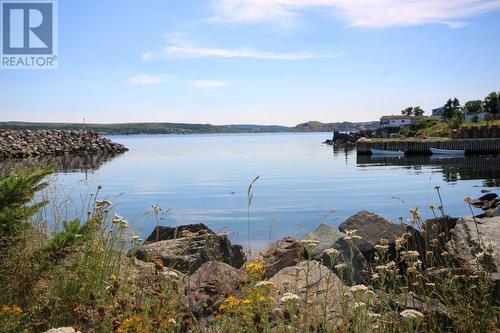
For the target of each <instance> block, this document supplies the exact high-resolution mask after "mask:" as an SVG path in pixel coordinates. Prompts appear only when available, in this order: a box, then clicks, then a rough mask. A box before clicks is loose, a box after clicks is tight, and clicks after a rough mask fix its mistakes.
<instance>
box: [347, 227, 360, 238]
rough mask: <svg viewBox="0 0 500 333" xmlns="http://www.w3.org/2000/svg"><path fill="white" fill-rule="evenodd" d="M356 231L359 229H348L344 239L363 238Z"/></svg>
mask: <svg viewBox="0 0 500 333" xmlns="http://www.w3.org/2000/svg"><path fill="white" fill-rule="evenodd" d="M356 232H358V231H357V230H355V229H353V230H346V231H345V234H346V235H345V236H344V239H345V240H357V239H361V236H358V235H356Z"/></svg>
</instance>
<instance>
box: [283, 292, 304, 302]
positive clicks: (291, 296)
mask: <svg viewBox="0 0 500 333" xmlns="http://www.w3.org/2000/svg"><path fill="white" fill-rule="evenodd" d="M299 300H300V297H299V296H297V295H295V294H293V293H285V294H284V295H283V297H281V299H280V302H281V303H286V302H288V301H292V302H296V301H299Z"/></svg>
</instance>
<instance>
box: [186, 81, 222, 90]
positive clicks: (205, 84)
mask: <svg viewBox="0 0 500 333" xmlns="http://www.w3.org/2000/svg"><path fill="white" fill-rule="evenodd" d="M191 84H192V85H193V87H195V88H200V89H217V88H224V87H226V86H228V85H229V82H227V81H215V80H195V81H193V82H192V83H191Z"/></svg>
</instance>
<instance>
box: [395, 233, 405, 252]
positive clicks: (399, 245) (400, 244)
mask: <svg viewBox="0 0 500 333" xmlns="http://www.w3.org/2000/svg"><path fill="white" fill-rule="evenodd" d="M395 243H396V249H397V250H399V249H401V248H403V246H404V244H406V238H404V237H402V236H399V237H398V238H396V241H395Z"/></svg>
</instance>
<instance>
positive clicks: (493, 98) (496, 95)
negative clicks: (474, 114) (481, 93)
mask: <svg viewBox="0 0 500 333" xmlns="http://www.w3.org/2000/svg"><path fill="white" fill-rule="evenodd" d="M483 105H484V111H486V112H489V113H499V112H500V92H495V91H493V92H491V93H490V94H489V95H488V96H486V97H485V99H484V104H483Z"/></svg>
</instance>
